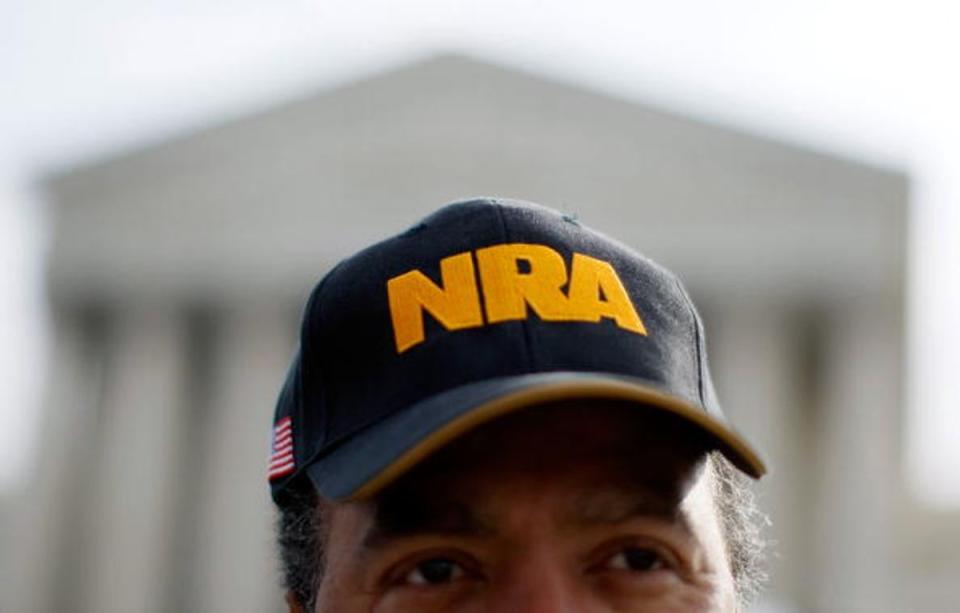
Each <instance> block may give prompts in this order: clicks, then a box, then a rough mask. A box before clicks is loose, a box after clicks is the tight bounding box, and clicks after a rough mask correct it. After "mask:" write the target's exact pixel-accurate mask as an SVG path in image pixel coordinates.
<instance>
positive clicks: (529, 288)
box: [387, 243, 647, 353]
mask: <svg viewBox="0 0 960 613" xmlns="http://www.w3.org/2000/svg"><path fill="white" fill-rule="evenodd" d="M476 259H477V272H478V273H479V281H480V286H481V288H482V290H483V305H484V308H485V309H486V320H484V317H483V314H482V313H481V310H480V292H479V290H478V287H477V275H476V274H475V272H474V266H473V254H471V253H470V252H466V253H458V254H457V255H452V256H450V257H447V258H444V259H442V260H441V261H440V276H441V284H442V286H441V287H437V285H436V284H434V283H433V281H431V280H430V279H429V278H427V277H426V275H424V274H423V273H422V272H420V271H419V270H411V271H409V272H406V273H404V274H402V275H399V276H397V277H393V278H392V279H390V280H389V281H387V295H388V299H389V302H390V318H391V321H392V323H393V334H394V339H395V341H396V345H397V352H398V353H402V352H404V351H406V350H407V349H409V348H411V347H413V346H414V345H417V344H419V343H421V342H423V340H424V327H423V317H424V314H423V311H424V310H426V311H428V312H429V313H430V314H431V315H432V316H433V317H434V318H435V319H436V320H437V321H438V322H439V323H440V325H442V326H443V327H444V328H446V329H447V330H461V329H464V328H475V327H479V326H482V325H484V323H487V324H493V323H498V322H502V321H509V320H517V319H526V318H527V306H528V305H529V307H530V309H532V310H533V312H534V313H536V315H537V317H539V318H540V319H542V320H544V321H589V322H599V321H600V319H601V318H602V317H607V318H610V319H612V320H613V321H614V322H616V324H617V325H618V326H619V327H620V328H623V329H624V330H629V331H631V332H635V333H637V334H642V335H644V336H645V335H646V334H647V330H646V328H645V327H644V325H643V322H642V321H641V319H640V316H639V315H638V314H637V311H636V309H635V308H634V306H633V303H632V302H631V301H630V296H629V295H628V294H627V290H626V288H624V286H623V283H622V282H621V281H620V277H619V276H617V272H616V271H615V270H614V268H613V266H611V265H610V263H609V262H605V261H603V260H598V259H596V258H592V257H590V256H588V255H584V254H582V253H574V254H573V262H572V265H571V271H570V277H569V279H568V278H567V267H566V263H565V262H564V261H563V257H562V256H561V255H560V254H559V253H557V252H556V251H554V250H553V249H551V248H550V247H547V246H546V245H534V244H527V243H507V244H503V245H494V246H492V247H484V248H483V249H478V250H477V251H476ZM568 281H569V286H568V289H567V291H566V293H564V290H563V288H564V286H565V285H568Z"/></svg>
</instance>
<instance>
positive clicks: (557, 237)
mask: <svg viewBox="0 0 960 613" xmlns="http://www.w3.org/2000/svg"><path fill="white" fill-rule="evenodd" d="M578 399H582V400H584V401H590V400H594V401H605V400H613V401H618V402H625V403H627V404H630V405H635V406H636V407H637V408H638V410H640V409H643V410H656V411H663V412H666V413H669V414H672V415H675V416H677V417H678V418H679V419H682V420H684V421H685V422H687V423H689V424H690V425H691V426H692V428H693V430H694V431H697V432H699V433H700V434H702V435H703V436H705V438H706V440H707V441H709V444H710V445H711V446H712V447H713V448H715V449H718V450H719V451H720V452H722V453H723V454H724V455H725V456H726V457H727V458H728V459H729V460H730V461H731V462H732V463H733V464H734V465H735V466H736V467H737V468H739V469H740V470H741V471H743V472H745V473H746V474H748V475H751V476H753V477H755V478H756V477H760V476H761V475H762V474H763V473H764V472H765V467H764V464H763V461H762V460H761V459H760V457H759V456H758V454H757V453H756V452H755V451H754V449H753V448H752V447H751V446H750V445H749V444H748V443H747V441H746V440H745V439H744V438H743V437H742V436H741V435H740V434H738V433H737V432H736V431H735V430H734V429H733V427H732V426H731V425H730V424H729V423H728V422H727V420H726V418H725V417H724V415H723V412H722V411H721V409H720V405H719V403H718V401H717V397H716V394H715V392H714V389H713V384H712V382H711V379H710V373H709V369H708V366H707V355H706V347H705V342H704V331H703V325H702V323H701V321H700V317H699V315H698V314H697V311H696V309H695V308H694V306H693V303H692V301H691V300H690V297H689V296H688V294H687V292H686V290H685V289H684V288H683V286H682V285H681V283H680V281H679V280H678V279H677V277H676V276H675V275H673V274H672V273H671V272H669V271H668V270H666V269H665V268H663V267H661V266H659V265H658V264H656V263H654V262H653V261H651V260H650V259H648V258H646V257H644V256H642V255H640V254H638V253H636V252H635V251H633V250H632V249H630V248H628V247H627V246H625V245H623V244H621V243H619V242H617V241H615V240H613V239H611V238H609V237H607V236H605V235H604V234H601V233H599V232H597V231H594V230H591V229H589V228H587V227H585V226H584V225H582V224H581V223H580V222H579V221H578V220H576V219H574V218H572V217H570V216H568V215H564V214H561V213H559V212H557V211H554V210H552V209H549V208H546V207H543V206H540V205H537V204H533V203H529V202H523V201H518V200H509V199H503V198H477V199H472V200H465V201H460V202H455V203H452V204H449V205H446V206H444V207H443V208H441V209H439V210H437V211H436V212H434V213H433V214H431V215H430V216H428V217H426V218H425V219H423V220H422V221H420V222H419V223H417V224H416V225H414V226H413V227H411V228H410V229H408V230H406V231H405V232H402V233H401V234H398V235H396V236H394V237H392V238H388V239H386V240H384V241H382V242H379V243H377V244H375V245H372V246H370V247H368V248H366V249H364V250H362V251H360V252H359V253H357V254H356V255H354V256H352V257H350V258H348V259H346V260H343V261H342V262H340V263H339V264H338V265H337V266H335V267H334V268H333V269H332V270H331V271H330V272H329V273H328V274H327V275H326V276H325V277H324V278H323V279H322V280H321V281H320V282H319V283H318V284H317V286H316V287H315V288H314V290H313V291H312V293H311V295H310V297H309V299H308V301H307V303H306V307H305V309H304V313H303V321H302V327H301V332H300V344H299V348H298V350H297V353H296V355H295V356H294V358H293V361H292V364H291V366H290V369H289V372H288V374H287V377H286V381H285V382H284V384H283V387H282V390H281V392H280V395H279V399H278V401H277V406H276V412H275V418H274V428H273V442H272V448H271V454H270V460H269V468H268V478H269V482H270V487H271V493H272V496H273V499H274V501H275V502H277V503H278V504H283V503H284V500H285V499H286V496H287V494H289V493H290V492H291V491H293V490H294V489H295V485H297V484H303V483H305V479H304V477H307V478H308V479H309V481H310V482H312V483H313V486H314V487H315V488H316V490H317V491H318V493H319V494H320V495H321V496H322V497H324V498H326V499H329V500H348V499H363V498H367V497H370V496H372V495H374V494H376V493H377V492H378V491H380V490H381V489H382V488H383V487H385V486H386V485H388V484H389V483H391V482H392V481H393V480H394V479H396V478H397V477H399V476H400V475H402V474H403V473H405V472H406V471H407V470H409V469H410V468H412V467H413V466H415V465H416V464H417V463H418V462H420V461H421V460H423V459H424V458H426V457H428V456H429V455H430V454H431V453H432V452H434V451H436V450H437V449H439V448H441V447H442V446H444V445H446V444H447V443H449V442H450V441H452V440H454V439H455V438H456V437H458V436H460V435H462V434H464V433H466V432H468V431H470V430H471V429H473V428H475V427H477V426H478V425H480V424H482V423H485V422H487V421H490V420H492V419H496V418H497V417H499V416H502V415H505V414H508V413H512V412H514V411H519V410H522V409H524V408H529V407H534V406H543V405H545V404H549V403H550V402H552V401H558V400H578Z"/></svg>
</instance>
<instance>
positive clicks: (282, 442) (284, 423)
mask: <svg viewBox="0 0 960 613" xmlns="http://www.w3.org/2000/svg"><path fill="white" fill-rule="evenodd" d="M295 468H296V464H295V463H294V460H293V422H292V421H291V420H290V417H284V418H283V419H281V420H280V421H278V422H277V425H275V426H274V427H273V445H272V446H271V449H270V465H269V466H268V467H267V479H268V480H269V481H273V480H274V479H279V478H280V477H285V476H287V475H289V474H290V473H292V472H293V471H294V469H295Z"/></svg>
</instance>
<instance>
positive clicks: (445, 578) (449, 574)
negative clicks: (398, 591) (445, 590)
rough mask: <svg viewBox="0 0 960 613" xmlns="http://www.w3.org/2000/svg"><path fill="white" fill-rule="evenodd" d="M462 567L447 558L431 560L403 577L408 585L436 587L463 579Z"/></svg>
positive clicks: (417, 566)
mask: <svg viewBox="0 0 960 613" xmlns="http://www.w3.org/2000/svg"><path fill="white" fill-rule="evenodd" d="M463 574H464V573H463V567H462V566H460V565H459V564H457V563H456V562H454V561H453V560H451V559H449V558H431V559H429V560H424V561H423V562H420V563H419V564H417V565H416V567H414V568H413V569H412V570H411V571H410V572H408V573H407V574H406V575H405V576H404V577H403V582H404V583H407V584H410V585H438V584H441V583H450V582H451V581H456V580H457V579H459V578H461V577H463Z"/></svg>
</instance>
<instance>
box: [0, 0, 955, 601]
mask: <svg viewBox="0 0 960 613" xmlns="http://www.w3.org/2000/svg"><path fill="white" fill-rule="evenodd" d="M955 17H956V15H954V14H952V12H951V10H950V8H949V3H938V2H932V1H930V2H923V1H913V2H906V1H901V2H877V1H875V0H874V1H867V0H834V1H831V2H805V3H784V2H769V1H760V0H730V1H728V2H709V1H706V0H705V1H694V0H680V1H677V2H666V3H665V2H623V3H615V2H605V1H596V2H593V3H590V6H589V7H587V6H586V5H585V3H576V2H552V3H544V2H527V1H522V0H518V1H513V2H499V1H495V0H487V1H485V2H482V3H468V2H422V3H402V4H397V3H388V2H372V1H367V0H358V1H355V2H352V3H349V6H347V5H343V3H326V2H321V1H320V0H298V1H290V0H286V1H279V2H276V1H275V2H269V3H267V2H261V1H258V2H254V1H251V0H240V1H237V2H231V3H221V2H203V1H201V2H172V3H160V4H157V5H148V4H146V3H137V2H129V1H128V0H124V1H122V2H121V1H120V0H106V1H103V2H98V3H93V4H91V3H81V2H75V1H64V0H58V1H57V2H53V1H51V0H33V1H31V2H29V3H28V2H4V3H2V4H0V70H2V74H0V76H2V81H0V83H2V84H3V86H2V92H3V93H2V95H0V111H2V112H0V331H2V336H0V340H2V343H0V368H2V373H3V375H2V376H3V382H4V384H3V386H2V387H0V544H2V549H0V610H3V611H11V612H22V613H27V612H44V611H71V612H73V611H77V612H100V611H117V612H137V611H144V612H152V611H203V612H206V611H224V612H227V611H230V612H234V611H280V610H281V609H282V607H281V603H282V600H281V596H280V590H279V587H278V581H277V567H276V564H275V562H274V559H273V545H272V540H271V522H272V516H271V508H270V504H269V498H268V494H267V488H266V482H265V469H266V457H267V446H268V434H269V431H270V425H271V424H270V422H271V414H272V404H273V401H274V398H275V394H276V392H277V390H278V387H279V384H280V381H281V377H282V373H283V370H284V368H285V365H286V363H287V361H288V360H289V358H290V356H291V353H292V351H293V348H294V346H295V342H296V339H295V335H296V328H297V318H298V316H299V311H300V308H301V305H302V301H303V299H304V296H305V294H306V293H307V292H308V290H309V289H310V287H311V286H312V284H313V283H314V282H315V281H316V280H317V279H318V278H319V277H320V276H321V275H322V274H323V273H324V272H325V271H326V270H328V269H329V268H330V267H331V266H332V265H333V264H335V263H336V262H337V261H338V260H339V259H340V258H342V257H344V256H346V255H348V254H349V253H351V252H352V251H353V250H354V249H356V248H357V247H359V246H361V245H363V244H365V243H368V242H370V241H373V240H376V239H378V238H381V237H384V236H386V235H388V234H390V233H393V232H396V231H398V230H400V229H402V228H404V227H405V226H407V225H409V224H410V223H412V222H413V221H415V220H416V219H417V218H418V217H419V216H420V215H422V214H424V213H426V212H428V211H429V210H431V209H433V208H435V207H437V206H439V205H440V204H442V203H444V202H447V201H450V200H453V199H458V198H461V197H465V196H471V195H503V196H512V197H519V198H525V199H530V200H534V201H538V202H541V203H544V204H548V205H552V206H554V207H556V208H558V209H561V210H564V211H567V212H570V213H575V214H577V215H578V216H579V217H580V218H581V219H582V220H584V221H585V222H586V223H587V224H589V225H591V226H594V227H596V228H599V229H601V230H604V231H607V232H608V233H610V234H613V235H615V236H617V237H618V238H620V239H622V240H624V241H625V242H627V243H629V244H631V245H633V246H634V247H636V248H638V249H639V250H640V251H642V252H644V253H646V254H648V255H650V256H652V257H653V258H654V259H656V260H658V261H660V262H662V263H663V264H665V265H667V266H668V267H670V268H672V269H674V270H676V271H677V272H678V273H679V274H680V275H681V277H682V278H684V280H685V281H686V283H687V285H688V287H689V289H690V290H691V293H692V294H693V297H694V299H695V301H696V302H697V304H698V305H699V306H700V308H701V311H702V313H703V315H704V319H705V322H706V327H707V336H708V343H709V347H710V357H711V363H712V367H713V369H714V371H715V373H714V374H715V378H716V379H717V384H718V388H719V390H718V391H719V393H720V397H721V400H722V401H723V403H724V405H725V407H726V409H727V411H728V412H729V413H730V414H731V416H732V418H733V420H734V421H735V422H736V423H737V424H739V425H740V427H741V429H742V430H744V431H745V432H746V434H747V435H748V437H749V438H751V439H753V440H756V441H757V442H758V444H759V446H760V447H761V448H762V449H764V450H765V451H766V455H767V457H768V460H769V463H770V464H771V465H772V474H771V475H770V476H769V477H767V478H766V479H764V480H763V481H762V482H761V483H760V484H759V486H758V491H759V494H760V498H761V502H762V504H763V506H764V508H765V509H766V510H767V512H768V513H769V514H770V516H771V518H772V521H773V524H772V526H771V528H770V530H769V536H770V538H772V539H773V540H775V541H776V551H777V554H776V556H775V557H773V558H772V559H771V569H770V570H771V573H772V581H771V584H770V588H769V589H768V591H767V592H766V594H765V595H764V597H763V598H762V600H761V601H760V602H759V603H757V605H756V606H755V607H754V608H753V610H754V611H755V612H767V613H773V612H800V611H822V612H838V613H841V612H850V611H870V612H881V613H884V612H890V613H893V612H905V611H925V612H926V611H931V612H937V611H945V612H946V611H955V610H956V603H957V602H958V601H960V470H958V469H960V378H958V377H956V375H955V372H954V371H955V368H956V365H957V364H958V361H957V359H956V355H955V354H956V347H957V346H958V345H960V323H958V320H957V318H956V313H957V312H960V284H958V281H957V277H956V274H957V268H958V264H960V249H958V247H957V245H958V244H960V213H958V207H957V205H958V204H960V202H958V195H960V173H958V172H957V171H956V166H955V165H956V161H957V160H958V159H960V155H958V154H960V119H958V117H960V113H957V109H958V108H960V92H958V90H957V88H956V84H957V77H956V74H957V73H956V66H955V64H956V58H958V57H960V43H958V39H957V37H956V36H955V27H954V24H955V23H956V19H955Z"/></svg>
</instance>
